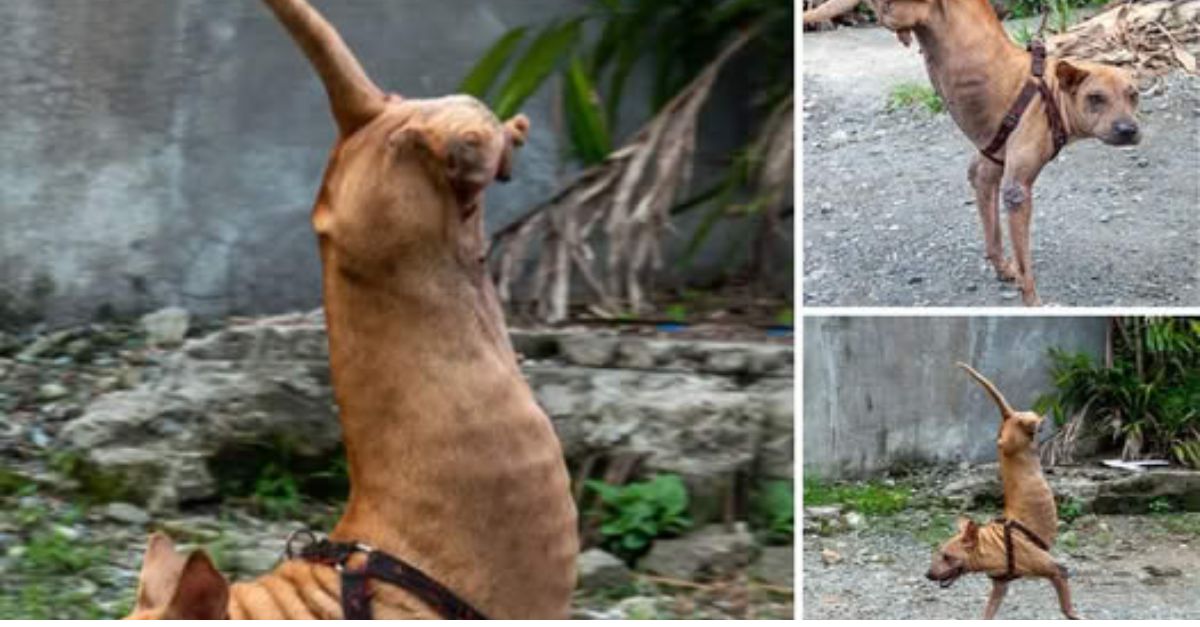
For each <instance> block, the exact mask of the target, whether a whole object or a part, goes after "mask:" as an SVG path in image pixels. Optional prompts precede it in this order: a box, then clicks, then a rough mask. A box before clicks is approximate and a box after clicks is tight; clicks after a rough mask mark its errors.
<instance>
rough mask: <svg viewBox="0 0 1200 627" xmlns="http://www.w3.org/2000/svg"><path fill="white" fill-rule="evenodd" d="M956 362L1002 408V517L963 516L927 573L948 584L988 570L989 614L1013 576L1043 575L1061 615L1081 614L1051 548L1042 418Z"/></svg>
mask: <svg viewBox="0 0 1200 627" xmlns="http://www.w3.org/2000/svg"><path fill="white" fill-rule="evenodd" d="M958 366H959V367H960V368H962V369H963V370H965V371H967V374H969V375H971V377H972V378H974V379H975V380H976V381H978V382H979V384H980V385H982V386H983V389H984V390H986V391H987V393H988V395H989V396H991V397H992V400H993V401H995V403H996V405H997V406H998V407H999V408H1000V434H999V437H998V438H997V440H996V448H997V451H998V454H999V458H1000V482H1001V484H1003V486H1004V518H1003V519H1002V520H1001V521H995V522H991V523H988V524H986V525H983V526H980V525H977V524H976V523H975V521H973V520H971V519H970V518H962V519H960V520H959V523H958V534H957V535H955V536H954V537H953V538H951V539H950V540H949V541H947V542H946V543H945V544H944V545H942V547H941V549H939V550H938V551H937V552H936V553H934V555H933V562H932V564H930V566H929V572H928V573H926V574H925V576H926V577H927V578H929V579H930V580H932V581H936V582H938V583H939V584H940V585H941V586H942V587H943V588H948V587H950V586H951V585H952V584H953V583H954V582H955V581H956V580H957V579H958V578H959V577H960V576H962V575H963V574H964V573H973V572H982V573H987V574H988V576H990V577H991V578H992V594H991V596H990V597H989V598H988V603H987V609H986V610H985V611H984V615H983V617H984V618H985V619H990V618H992V617H994V616H995V615H996V610H998V609H999V608H1000V602H1001V601H1003V600H1004V594H1005V593H1006V592H1007V591H1008V582H1009V581H1011V580H1013V579H1016V578H1019V577H1044V578H1047V579H1049V580H1050V582H1051V583H1052V584H1053V585H1054V590H1055V591H1056V592H1057V593H1058V602H1059V605H1060V607H1061V608H1062V612H1063V614H1064V615H1065V616H1066V617H1067V618H1080V617H1079V615H1077V614H1076V613H1075V610H1074V608H1073V607H1072V606H1071V590H1070V587H1069V586H1068V584H1067V574H1066V570H1065V569H1064V568H1063V567H1061V566H1059V565H1058V564H1057V563H1056V562H1055V561H1054V558H1053V557H1051V556H1050V553H1049V551H1050V547H1051V546H1053V545H1054V539H1055V537H1056V536H1057V535H1058V510H1057V508H1056V507H1055V505H1054V493H1053V492H1051V491H1050V485H1049V484H1048V483H1046V478H1045V476H1043V475H1042V463H1041V460H1040V458H1039V457H1038V451H1037V433H1038V429H1039V428H1040V427H1041V424H1042V420H1043V418H1042V416H1039V415H1038V414H1036V413H1034V412H1023V411H1022V412H1019V411H1014V410H1013V408H1012V407H1011V406H1010V405H1009V404H1008V401H1006V400H1005V399H1004V396H1003V395H1002V394H1000V391H999V390H997V389H996V386H995V385H993V384H992V382H991V381H988V380H987V378H985V377H984V376H983V375H981V374H979V373H978V372H976V371H975V370H974V369H972V368H971V367H970V366H967V365H966V364H962V363H960V364H958Z"/></svg>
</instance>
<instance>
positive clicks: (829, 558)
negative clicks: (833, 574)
mask: <svg viewBox="0 0 1200 627" xmlns="http://www.w3.org/2000/svg"><path fill="white" fill-rule="evenodd" d="M840 561H842V554H841V553H838V552H837V551H834V550H833V549H821V562H822V563H823V564H825V565H826V566H832V565H834V564H837V563H838V562H840Z"/></svg>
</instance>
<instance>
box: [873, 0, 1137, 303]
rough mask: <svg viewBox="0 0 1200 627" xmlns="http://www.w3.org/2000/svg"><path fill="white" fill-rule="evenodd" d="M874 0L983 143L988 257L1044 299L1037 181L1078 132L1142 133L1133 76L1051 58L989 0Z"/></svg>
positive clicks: (980, 178)
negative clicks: (1022, 42) (1009, 251)
mask: <svg viewBox="0 0 1200 627" xmlns="http://www.w3.org/2000/svg"><path fill="white" fill-rule="evenodd" d="M870 2H871V5H872V7H873V8H874V10H875V13H876V15H878V16H879V22H880V23H881V24H882V25H883V26H885V27H887V28H889V29H891V30H893V31H895V32H896V34H897V36H898V37H899V38H900V41H902V42H903V43H904V44H905V45H908V44H909V43H911V41H912V36H913V35H914V34H915V35H916V36H917V41H919V42H920V44H921V52H922V53H923V54H924V56H925V67H926V69H927V70H928V71H929V80H930V82H932V83H933V87H934V89H935V90H937V93H938V94H939V95H940V96H941V97H942V100H943V101H944V102H945V104H946V109H947V110H948V111H949V112H950V115H951V116H952V117H953V118H954V121H955V122H956V123H957V124H958V127H959V128H960V129H962V131H963V133H965V134H966V136H967V138H968V139H970V140H971V142H973V143H974V144H975V147H976V148H977V149H978V150H979V151H980V152H979V154H978V155H976V156H975V158H974V160H973V161H972V162H971V167H970V170H969V178H970V181H971V185H972V187H974V188H975V199H976V205H977V207H978V210H979V217H980V221H981V222H982V224H983V237H984V242H985V246H986V254H987V259H988V261H990V262H991V264H992V267H993V268H995V270H996V274H997V276H998V277H999V278H1000V279H1001V280H1005V281H1015V282H1016V284H1017V287H1019V288H1020V290H1021V296H1022V300H1023V301H1024V303H1025V304H1026V305H1029V306H1036V305H1040V304H1041V300H1040V299H1039V298H1038V294H1037V289H1036V286H1035V285H1034V277H1033V255H1032V252H1031V250H1030V228H1031V225H1032V220H1033V183H1034V181H1035V180H1037V177H1038V174H1039V173H1040V172H1041V171H1042V168H1043V167H1044V166H1045V165H1046V164H1047V163H1049V162H1050V161H1051V160H1052V159H1054V157H1055V156H1057V154H1058V152H1059V151H1060V150H1061V149H1062V147H1063V146H1064V145H1066V144H1067V143H1068V142H1070V141H1071V140H1073V139H1078V138H1086V137H1095V138H1097V139H1099V140H1101V141H1103V142H1104V143H1106V144H1111V145H1114V146H1129V145H1132V144H1136V143H1138V142H1139V141H1140V140H1141V132H1140V129H1139V126H1138V122H1137V119H1136V114H1137V106H1138V90H1137V87H1136V85H1135V83H1134V81H1133V77H1132V76H1131V75H1130V73H1129V72H1127V71H1125V70H1123V69H1119V68H1115V67H1110V66H1106V65H1101V64H1098V63H1085V62H1081V61H1074V60H1071V61H1067V60H1064V59H1057V58H1053V57H1051V58H1045V57H1044V56H1042V53H1043V52H1044V50H1042V49H1040V48H1036V47H1035V48H1033V49H1032V50H1031V51H1026V50H1023V49H1021V48H1020V47H1018V46H1017V45H1016V44H1014V43H1013V41H1012V39H1010V38H1009V36H1008V34H1007V33H1006V32H1005V31H1004V27H1003V26H1002V25H1001V24H1000V20H999V19H997V18H996V13H995V11H994V10H993V9H992V7H991V6H990V5H989V4H988V2H987V0H870ZM1039 74H1040V75H1041V76H1038V75H1039ZM1023 92H1028V93H1027V94H1026V93H1023ZM1000 204H1003V206H1004V208H1005V210H1006V211H1007V213H1008V227H1009V237H1010V238H1011V240H1012V248H1013V258H1012V259H1006V258H1005V256H1004V243H1003V240H1002V237H1001V231H1000V217H999V211H998V207H999V206H1000Z"/></svg>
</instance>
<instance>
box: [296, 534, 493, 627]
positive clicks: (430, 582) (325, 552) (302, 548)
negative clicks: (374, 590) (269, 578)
mask: <svg viewBox="0 0 1200 627" xmlns="http://www.w3.org/2000/svg"><path fill="white" fill-rule="evenodd" d="M284 550H285V554H286V556H287V558H288V559H301V560H304V561H307V562H312V563H314V564H324V565H326V566H332V567H333V568H334V569H336V570H337V571H338V573H339V574H340V575H341V580H342V615H343V616H342V618H343V619H344V620H370V619H371V618H372V614H371V592H370V591H369V590H368V589H367V580H369V579H378V580H380V581H385V582H387V583H390V584H392V585H394V586H398V587H400V588H403V589H404V590H407V591H408V592H410V593H412V594H413V596H415V597H417V598H418V599H420V600H421V601H422V602H423V603H425V604H426V605H428V606H429V607H430V608H432V609H433V610H434V611H435V612H437V613H438V614H439V615H441V616H442V618H446V619H456V620H459V619H461V620H485V619H487V617H486V616H484V615H483V614H482V613H481V612H480V611H479V610H477V609H475V608H474V607H472V606H471V604H469V603H467V602H466V601H464V600H462V598H461V597H459V596H458V595H456V594H454V592H452V591H450V589H449V588H446V587H445V586H443V585H442V584H440V583H438V582H437V581H436V580H434V579H433V578H432V577H430V576H429V575H426V574H425V573H424V572H422V571H421V570H420V569H419V568H417V567H416V566H413V565H412V564H409V563H408V562H405V561H404V560H402V559H400V558H397V557H392V556H391V555H388V554H387V553H384V552H382V551H378V550H376V549H374V548H371V547H370V546H367V545H365V544H362V543H359V542H335V541H333V540H330V539H329V538H320V539H318V538H317V536H316V534H314V533H313V532H311V531H308V530H299V531H295V532H293V533H292V534H291V535H290V536H288V539H287V545H286V548H285V549H284ZM358 553H364V554H366V556H367V561H366V564H365V565H364V566H363V567H362V568H359V569H356V570H351V569H348V568H346V564H347V562H349V561H350V558H351V557H352V556H354V555H355V554H358Z"/></svg>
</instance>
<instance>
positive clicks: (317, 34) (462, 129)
mask: <svg viewBox="0 0 1200 627" xmlns="http://www.w3.org/2000/svg"><path fill="white" fill-rule="evenodd" d="M265 2H266V4H267V5H268V6H269V7H270V8H271V9H272V10H273V11H274V12H275V15H276V16H277V17H278V18H279V20H280V22H282V23H283V25H284V26H285V27H286V28H287V30H288V31H289V32H290V33H291V35H292V37H293V38H294V39H295V40H296V42H297V44H299V47H300V48H301V50H303V51H304V53H305V54H306V55H307V57H308V59H309V61H310V62H311V64H312V66H313V68H314V69H315V70H316V72H317V74H318V76H319V77H320V78H321V81H322V82H323V83H324V85H325V90H326V92H327V94H328V96H329V103H330V109H331V110H332V113H333V117H334V120H335V121H336V123H337V126H338V130H339V136H338V141H337V145H336V146H335V147H334V150H333V153H332V156H331V157H330V161H329V166H328V168H327V169H326V173H325V179H324V181H323V183H322V187H321V190H320V193H319V196H318V199H317V202H316V205H315V207H314V209H313V228H314V229H315V230H316V231H317V234H318V236H319V237H320V239H321V246H322V251H323V252H322V254H323V256H324V257H325V258H326V261H327V262H329V261H333V262H335V263H336V264H338V266H340V269H342V270H345V271H347V272H349V273H351V274H353V275H354V276H355V277H357V278H358V279H360V280H370V279H373V278H376V277H380V276H383V277H385V278H388V279H390V278H391V276H389V275H391V274H393V273H395V272H401V271H404V270H405V269H412V270H413V271H414V272H416V273H419V274H421V275H422V276H434V275H437V274H439V273H438V272H437V270H438V269H440V268H441V267H442V266H437V265H435V264H445V263H447V262H448V263H450V264H455V265H459V266H462V265H464V264H466V265H470V266H471V267H472V268H473V269H477V267H481V262H482V255H483V249H484V241H483V221H482V216H481V215H480V214H481V211H480V209H481V207H482V195H483V191H484V189H485V188H486V187H487V186H488V185H489V184H490V183H491V182H492V181H494V180H500V181H507V180H508V179H509V177H510V176H511V173H512V168H513V161H514V154H515V151H516V148H518V147H520V146H521V145H522V144H524V142H525V137H526V135H527V133H528V132H529V120H528V119H526V118H525V117H524V116H522V115H517V116H515V117H514V118H513V119H511V120H508V121H507V122H501V121H500V120H499V119H497V118H496V116H495V115H494V114H493V113H492V112H491V111H490V110H489V109H488V108H487V107H486V106H484V105H483V103H481V102H479V101H478V100H476V99H475V98H471V97H468V96H455V97H449V98H439V99H433V100H414V99H406V98H403V97H401V96H399V95H395V94H388V93H386V92H384V91H383V90H381V89H380V88H379V87H377V86H376V85H375V83H374V82H372V80H371V79H370V77H368V76H367V74H366V72H365V71H364V70H363V68H362V66H361V65H360V64H359V63H358V60H357V59H356V58H355V56H354V54H353V53H352V52H351V51H350V49H349V47H348V46H347V45H346V43H345V42H344V41H343V40H342V39H341V37H340V36H339V35H338V33H337V31H336V30H335V29H334V28H333V26H332V25H330V24H329V23H328V22H327V21H325V19H324V18H323V17H321V15H320V14H319V13H317V11H316V10H315V9H313V8H312V7H311V6H310V5H309V4H308V3H307V2H305V1H304V0H265ZM441 274H442V275H443V278H445V276H446V274H445V273H441Z"/></svg>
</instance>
